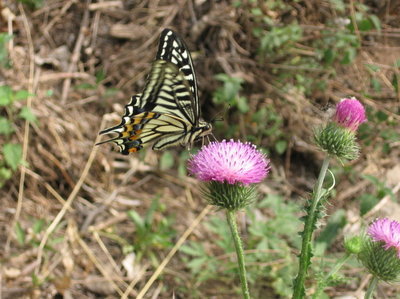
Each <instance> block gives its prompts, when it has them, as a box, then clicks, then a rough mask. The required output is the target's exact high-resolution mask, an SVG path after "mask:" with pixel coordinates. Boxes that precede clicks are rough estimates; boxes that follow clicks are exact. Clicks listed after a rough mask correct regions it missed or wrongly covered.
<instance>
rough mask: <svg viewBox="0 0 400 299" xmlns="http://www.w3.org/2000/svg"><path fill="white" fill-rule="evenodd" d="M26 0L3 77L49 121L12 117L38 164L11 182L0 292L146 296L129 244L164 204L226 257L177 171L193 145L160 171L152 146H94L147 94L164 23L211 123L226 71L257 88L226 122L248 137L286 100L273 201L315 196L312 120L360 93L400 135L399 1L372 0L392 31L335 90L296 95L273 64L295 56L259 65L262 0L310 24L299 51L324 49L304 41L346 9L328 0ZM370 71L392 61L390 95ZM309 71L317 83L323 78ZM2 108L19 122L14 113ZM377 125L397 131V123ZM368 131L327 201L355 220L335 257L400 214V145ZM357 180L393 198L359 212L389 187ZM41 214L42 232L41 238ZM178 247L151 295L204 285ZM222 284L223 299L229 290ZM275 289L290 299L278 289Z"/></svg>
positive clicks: (265, 141)
mask: <svg viewBox="0 0 400 299" xmlns="http://www.w3.org/2000/svg"><path fill="white" fill-rule="evenodd" d="M21 2H24V1H21ZM21 2H19V1H11V0H9V1H8V0H3V1H2V2H0V10H1V12H2V14H1V17H0V31H1V32H8V33H12V35H13V38H12V40H11V41H10V42H9V44H8V45H7V47H8V50H9V59H10V65H11V67H9V68H6V67H4V68H1V69H0V85H9V86H11V87H12V89H13V90H14V91H18V90H27V91H28V92H29V93H30V94H31V95H32V96H30V97H29V98H28V99H27V100H26V101H20V102H16V104H15V109H20V108H21V107H22V106H27V107H29V108H30V109H31V110H32V112H33V113H34V115H35V116H36V118H37V122H35V123H31V124H29V123H26V122H25V121H23V120H21V119H16V120H15V134H13V136H12V141H14V142H19V143H20V144H22V149H23V151H22V155H23V156H22V157H23V160H24V161H26V163H25V164H23V165H21V166H20V167H19V169H18V170H17V171H16V172H15V173H13V176H12V178H11V179H10V180H8V181H7V182H6V183H5V185H4V186H3V187H2V188H1V189H0V198H1V203H2V207H1V209H0V244H1V249H0V262H1V265H2V270H1V274H0V283H1V284H0V298H118V297H124V296H125V297H130V298H135V297H137V296H138V294H139V292H140V290H142V289H143V288H144V287H145V285H146V283H147V282H149V278H150V276H151V275H152V274H153V273H154V271H155V268H156V267H155V266H154V260H151V259H143V260H141V262H140V263H137V264H134V268H132V266H131V267H129V266H128V267H127V266H122V263H123V262H124V261H125V262H126V260H127V257H128V255H126V254H125V253H124V252H123V250H122V249H121V245H120V244H121V243H120V242H119V239H118V237H124V238H126V239H129V236H132V235H134V234H135V233H136V232H137V230H136V228H135V226H134V225H133V224H132V221H130V220H129V217H128V215H127V213H126V211H127V210H131V209H133V210H135V211H137V212H138V213H139V214H141V215H144V214H145V213H146V211H148V209H149V208H150V206H151V202H152V201H153V200H154V198H155V197H158V198H159V200H160V202H161V203H162V205H164V206H165V207H166V208H164V210H163V211H159V210H158V211H157V212H156V213H155V214H154V217H155V219H156V221H158V222H160V221H162V219H164V217H166V215H170V214H171V213H173V214H174V215H178V217H176V220H175V223H174V225H173V228H174V230H175V231H176V238H174V239H173V240H172V243H173V244H178V245H179V237H180V236H182V235H183V234H184V233H185V232H188V230H191V229H193V231H189V233H190V234H189V235H188V238H189V239H190V240H195V241H198V242H204V243H205V244H209V243H210V244H209V246H208V248H209V249H210V254H213V253H212V248H213V246H212V244H211V243H212V233H210V232H209V231H207V228H206V227H204V226H203V225H201V224H199V225H198V226H197V225H196V224H197V221H199V220H201V219H199V218H198V217H199V215H200V216H201V217H202V216H205V215H206V216H205V217H206V218H207V217H209V216H210V215H212V214H217V213H218V211H215V210H214V209H209V208H207V207H206V203H205V202H204V200H203V199H202V197H201V194H200V190H199V188H198V183H197V182H196V180H195V179H194V178H192V177H190V176H179V175H178V168H179V167H183V168H184V165H185V163H184V161H183V160H182V159H181V157H182V155H183V154H182V153H184V152H185V149H183V148H179V147H178V148H175V149H172V150H171V151H170V152H171V154H172V157H173V158H174V161H175V164H174V165H173V166H172V167H167V168H166V169H165V168H163V167H160V157H161V156H162V153H160V152H155V151H152V150H143V151H141V152H139V153H137V154H135V155H130V156H123V155H121V154H119V153H118V152H117V151H115V150H112V146H111V145H102V146H94V144H95V143H96V142H99V141H100V140H101V139H100V138H101V137H100V136H99V135H98V132H99V131H100V130H101V129H104V128H106V127H110V126H112V125H115V124H117V123H118V122H119V121H120V117H121V115H122V113H123V109H124V105H126V104H127V102H128V101H129V98H130V96H131V95H133V94H136V93H139V92H141V89H142V88H143V86H144V83H145V79H146V75H147V73H148V72H149V68H150V65H151V62H152V61H153V59H154V56H155V52H156V49H157V42H158V38H159V34H160V32H161V31H162V29H164V28H172V29H174V30H175V31H176V32H179V34H180V35H181V36H182V37H183V38H184V39H185V41H186V43H187V45H188V47H189V49H190V50H191V52H192V55H193V58H194V63H195V66H196V72H197V77H198V82H199V90H200V99H201V106H202V115H203V117H204V118H205V119H206V120H210V119H212V118H213V117H215V116H216V115H218V113H222V112H223V111H224V109H226V106H224V105H217V104H215V102H213V100H212V97H213V93H214V92H215V90H216V89H217V88H218V87H219V86H220V85H221V83H220V82H219V81H217V80H215V79H214V75H215V74H218V73H226V74H228V75H230V76H232V77H239V78H242V79H243V80H244V81H245V85H244V88H243V89H242V91H241V93H242V94H243V95H244V96H246V97H247V99H248V101H249V106H250V111H249V112H248V113H247V114H243V115H239V113H238V112H237V110H234V109H231V110H230V111H229V112H228V113H227V114H228V116H227V117H226V119H229V120H230V121H232V122H235V123H236V124H239V125H238V127H239V129H237V130H236V131H235V133H234V134H233V137H235V138H241V139H242V140H246V136H248V135H251V134H253V135H255V134H254V132H253V131H252V128H251V125H249V126H245V125H243V124H247V123H249V122H250V120H249V117H250V116H249V115H250V114H251V113H252V112H255V111H257V110H258V109H260V107H264V106H265V107H268V106H270V105H273V106H274V107H275V109H276V111H277V112H278V114H279V115H280V116H281V117H282V119H283V124H282V132H283V133H282V134H283V136H285V138H286V139H287V140H288V141H289V142H288V145H287V150H286V151H285V153H284V154H283V155H279V154H277V153H276V152H274V151H271V154H270V157H271V163H272V166H273V172H272V174H271V177H270V178H269V179H268V180H267V181H265V183H263V184H261V186H260V188H259V189H260V194H261V195H265V194H268V193H271V192H272V193H276V194H281V195H283V196H284V197H285V198H287V199H288V200H296V199H299V198H300V197H305V196H307V192H309V191H310V189H311V188H312V184H313V180H314V179H315V176H316V175H317V173H318V168H319V165H320V162H321V159H322V154H321V153H320V152H318V150H317V149H316V147H315V146H314V145H313V143H312V138H311V137H310V136H312V132H313V128H314V127H315V126H317V125H319V124H321V123H322V122H323V121H325V120H326V111H324V108H326V107H331V106H333V105H334V104H335V103H337V102H338V101H339V99H341V98H342V97H345V96H348V95H351V96H356V97H357V98H358V99H360V100H361V101H362V102H363V103H364V104H365V105H366V106H367V107H368V109H369V111H373V112H374V111H378V110H379V111H383V112H384V113H385V114H386V115H387V117H388V118H389V120H390V121H391V122H392V123H394V124H395V125H394V126H393V127H392V129H391V130H394V131H395V132H397V133H399V132H400V128H399V125H398V124H399V120H400V92H399V91H398V90H396V88H394V86H393V84H392V81H391V80H392V78H393V74H394V73H396V72H397V74H398V75H399V74H400V73H399V68H394V67H393V64H394V62H395V61H396V60H397V61H398V59H399V58H400V28H399V25H400V17H399V13H398V12H399V10H400V8H399V7H398V6H396V1H363V2H366V3H364V4H366V5H369V7H371V9H372V10H373V13H374V14H375V15H377V16H378V18H379V19H380V21H381V24H382V25H381V26H382V30H381V32H380V33H379V34H378V33H377V31H376V30H375V31H371V32H372V33H371V34H364V33H362V32H361V33H360V32H359V34H360V39H361V40H362V43H361V47H360V48H359V49H358V55H357V57H356V60H355V62H354V63H352V64H350V65H340V64H338V65H337V66H336V67H335V72H336V76H334V77H332V78H329V77H327V80H326V81H327V85H326V87H325V89H324V91H323V92H322V91H320V92H314V93H313V94H310V95H307V96H306V95H305V94H304V93H300V92H299V91H298V90H292V91H289V92H287V91H285V92H283V91H282V90H280V88H279V85H278V84H276V82H277V80H278V78H277V76H276V73H274V71H272V70H273V69H274V70H276V69H278V70H280V71H282V69H285V67H288V66H287V65H285V64H283V63H281V60H283V57H277V58H276V59H275V60H274V61H260V60H259V59H257V49H258V47H259V44H258V41H257V40H256V38H255V37H254V35H253V33H252V30H253V27H254V22H255V21H254V18H253V17H252V15H251V14H250V13H249V11H250V8H255V7H258V6H259V7H261V8H262V10H263V11H265V12H266V13H267V14H268V15H269V16H270V17H272V18H275V19H276V20H280V21H281V22H283V23H290V22H291V21H292V20H297V22H298V24H300V26H301V27H302V28H303V30H304V37H303V39H302V40H300V41H298V42H297V43H296V51H298V55H310V56H311V55H314V53H315V49H313V48H311V47H310V46H307V43H308V42H309V40H312V39H317V38H318V35H319V32H320V30H321V28H323V27H324V20H325V19H326V18H328V17H332V14H334V12H332V10H331V9H329V4H328V2H329V1H313V0H310V1H282V3H283V2H284V3H286V4H287V5H289V6H290V7H291V8H290V9H286V10H282V12H281V13H277V12H276V10H274V11H273V10H269V9H268V5H267V4H265V3H267V2H268V1H267V2H265V3H264V4H262V1H259V3H258V2H256V1H243V4H242V6H236V5H234V3H233V2H232V3H231V2H230V1H202V0H195V1H184V0H178V1H146V0H145V1H133V0H128V1H118V0H117V1H99V2H95V1H89V0H88V1H77V0H49V1H43V5H41V6H39V7H38V8H32V7H30V6H29V5H23V4H22V3H21ZM350 2H353V1H350ZM33 3H35V1H33ZM249 7H250V8H249ZM292 54H293V53H292ZM365 64H376V65H379V66H380V71H378V72H377V73H376V76H377V78H379V80H381V82H383V83H382V88H381V89H380V91H374V90H372V89H371V86H370V81H369V77H370V73H369V72H368V70H367V69H366V68H365V67H364V65H365ZM310 73H311V74H312V76H314V78H317V77H320V76H321V77H322V76H325V75H326V74H325V73H321V74H320V73H318V71H316V72H315V71H314V72H313V71H310ZM397 78H400V75H399V76H398V77H397ZM399 80H400V79H399ZM367 94H368V95H369V96H367ZM1 113H2V114H3V113H4V115H10V111H7V110H5V109H3V110H1ZM374 113H375V112H374ZM226 119H225V121H223V124H222V125H221V126H219V127H218V129H217V130H215V131H214V135H215V136H216V138H217V139H219V140H221V139H224V138H226V137H225V133H226V132H227V131H228V129H229V126H230V124H229V123H227V121H226ZM254 126H256V124H254ZM372 127H374V126H372ZM376 128H379V129H380V130H386V129H387V127H386V124H385V123H380V124H378V125H376V127H375V129H376ZM393 128H394V129H393ZM368 133H369V132H363V134H364V135H368ZM371 133H372V134H375V135H372V136H370V137H369V138H364V139H362V145H361V146H362V152H361V157H360V158H359V159H358V160H357V161H355V162H352V163H349V164H348V165H346V167H347V169H348V170H349V169H351V173H350V171H349V175H348V177H350V179H349V178H345V179H342V180H339V182H338V185H337V190H336V192H337V193H336V197H335V203H334V204H331V205H330V206H329V207H328V214H331V213H333V212H334V211H335V210H336V209H339V208H343V209H345V210H346V216H347V219H348V223H347V225H346V227H345V229H344V232H343V233H341V234H340V235H339V236H338V238H337V242H335V244H334V246H333V248H332V251H340V250H342V248H341V245H340V244H341V240H343V236H344V235H345V234H346V233H347V232H354V231H357V230H358V229H359V228H360V224H362V223H368V221H370V220H371V219H373V218H375V217H377V216H382V215H384V216H389V217H392V218H397V219H398V220H400V216H399V215H400V208H399V206H398V203H399V195H398V194H399V193H398V190H399V188H400V185H399V178H400V167H399V165H400V164H399V161H400V158H399V157H400V140H397V141H396V140H395V141H390V142H389V147H390V151H384V150H383V149H382V146H381V145H382V143H383V142H384V137H382V134H377V133H376V131H373V132H371ZM258 141H259V142H260V143H259V146H260V147H263V148H269V147H271V146H270V142H271V139H269V138H268V137H263V138H261V139H258ZM0 142H1V143H3V142H6V139H5V137H4V138H3V136H0ZM182 161H183V162H182ZM179 165H180V166H179ZM182 165H183V166H182ZM336 166H337V167H339V166H340V163H336V164H335V167H336ZM356 174H364V175H371V176H374V177H377V178H379V179H380V180H381V181H383V182H384V183H385V187H386V188H388V189H390V190H391V191H392V192H393V197H392V198H391V197H390V196H382V198H379V199H380V200H379V202H378V204H377V205H376V206H375V207H374V208H373V209H372V210H371V211H369V212H368V213H367V214H366V215H364V216H362V217H361V216H360V214H359V212H358V209H359V204H358V203H357V202H356V201H355V200H354V198H356V197H357V196H359V195H360V194H362V193H370V194H376V193H377V191H376V189H377V187H376V185H374V184H373V183H372V182H371V181H370V180H367V179H363V180H354V181H353V180H351V177H352V176H354V175H356ZM300 212H301V211H299V213H300ZM299 215H300V214H299ZM39 219H41V220H43V223H42V225H43V229H42V230H41V231H35V226H37V225H39V223H41V222H40V221H39ZM17 223H19V225H20V227H21V230H22V231H24V233H25V236H24V238H25V243H24V244H21V243H20V242H19V241H18V233H17V230H16V229H15V227H16V225H17ZM168 252H169V250H166V249H164V250H160V251H159V252H158V253H157V260H158V262H159V263H161V261H169V264H168V265H167V267H166V268H165V269H164V271H163V273H162V274H161V276H162V279H161V280H156V281H155V282H154V283H152V284H151V285H150V289H149V291H148V293H147V295H146V298H173V297H174V296H175V297H177V298H183V297H182V295H180V294H178V293H175V292H174V288H175V284H176V280H174V277H176V276H177V277H180V278H181V279H182V281H185V283H186V287H187V288H188V289H190V287H192V283H193V282H191V281H190V278H188V276H189V275H190V273H189V271H188V269H187V268H186V267H185V265H184V262H183V261H182V259H178V258H176V255H174V256H171V257H168V256H167V255H168ZM357 271H359V272H362V270H360V269H358V270H357ZM354 275H359V273H355V274H354ZM360 275H361V274H360ZM368 279H369V276H368V274H367V272H363V274H362V276H360V285H361V286H365V284H366V283H367V281H368ZM231 284H232V282H229V281H228V282H226V281H219V282H209V283H206V284H203V285H202V286H201V287H199V289H200V291H199V292H200V293H201V294H202V296H204V297H207V298H232V297H234V296H236V295H235V293H232V290H231V289H230V286H231ZM363 284H364V285H363ZM360 285H356V286H348V287H346V288H344V287H341V288H338V289H335V288H332V289H330V291H329V294H330V295H332V297H334V296H339V295H349V296H350V297H348V298H357V296H361V295H360V294H361V292H362V287H360ZM221 286H223V287H221ZM219 287H221V289H223V291H224V292H226V293H224V292H222V291H221V292H218V291H216V289H218V288H219ZM166 289H167V291H165V290H166ZM228 291H230V293H229V292H228ZM266 292H268V291H266ZM396 292H400V288H399V287H398V286H396V285H386V284H382V286H380V288H379V293H378V294H380V295H379V298H398V297H395V296H396V295H395V294H396ZM266 294H270V293H266ZM268 296H275V297H274V298H282V297H279V296H278V295H272V293H271V295H268ZM385 296H386V297H385ZM194 298H197V297H194ZM265 298H267V297H265ZM270 298H272V297H270ZM360 298H361V297H360Z"/></svg>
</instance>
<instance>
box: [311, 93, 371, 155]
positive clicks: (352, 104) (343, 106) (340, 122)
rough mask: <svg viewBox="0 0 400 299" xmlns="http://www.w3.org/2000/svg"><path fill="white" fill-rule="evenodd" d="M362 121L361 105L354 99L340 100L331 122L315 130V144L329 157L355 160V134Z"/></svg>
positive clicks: (362, 110)
mask: <svg viewBox="0 0 400 299" xmlns="http://www.w3.org/2000/svg"><path fill="white" fill-rule="evenodd" d="M364 121H366V118H365V109H364V107H363V106H362V105H361V103H360V102H359V101H358V100H357V99H355V98H350V99H342V100H341V101H340V103H339V104H337V106H336V113H335V116H334V117H333V121H331V122H329V123H328V124H327V125H326V126H325V127H323V128H320V129H318V130H316V132H315V134H314V138H315V142H316V144H317V145H318V146H319V147H320V148H321V149H322V150H323V151H326V152H327V153H328V154H329V155H331V156H335V157H337V158H338V159H346V160H355V159H357V158H358V156H359V151H360V148H359V146H358V144H357V142H356V136H355V133H356V131H357V129H358V126H359V125H360V124H361V123H363V122H364Z"/></svg>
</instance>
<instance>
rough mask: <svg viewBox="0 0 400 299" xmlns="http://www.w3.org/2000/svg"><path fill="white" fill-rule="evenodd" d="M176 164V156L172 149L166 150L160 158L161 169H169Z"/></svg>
mask: <svg viewBox="0 0 400 299" xmlns="http://www.w3.org/2000/svg"><path fill="white" fill-rule="evenodd" d="M172 166H174V156H173V155H172V154H171V152H170V151H165V152H164V153H163V154H162V156H161V158H160V169H161V170H167V169H171V168H172Z"/></svg>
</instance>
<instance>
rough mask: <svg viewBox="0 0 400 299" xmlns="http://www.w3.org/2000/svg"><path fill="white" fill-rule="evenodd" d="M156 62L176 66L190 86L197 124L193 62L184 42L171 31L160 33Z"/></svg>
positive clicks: (197, 102) (196, 99)
mask: <svg viewBox="0 0 400 299" xmlns="http://www.w3.org/2000/svg"><path fill="white" fill-rule="evenodd" d="M156 60H165V61H169V62H171V63H173V64H175V65H176V66H178V69H179V70H180V71H181V72H182V73H183V75H184V77H185V80H186V81H187V82H188V83H189V86H190V91H191V93H192V96H193V111H194V115H195V119H196V120H197V122H198V119H199V114H200V112H199V109H200V107H199V98H198V92H197V80H196V73H195V71H194V66H193V60H192V57H191V55H190V52H189V50H188V48H187V46H186V44H185V42H184V41H183V40H182V39H181V38H180V37H179V36H178V35H177V34H176V33H175V32H173V31H172V30H171V29H164V30H163V31H162V32H161V35H160V42H159V45H158V51H157V56H156Z"/></svg>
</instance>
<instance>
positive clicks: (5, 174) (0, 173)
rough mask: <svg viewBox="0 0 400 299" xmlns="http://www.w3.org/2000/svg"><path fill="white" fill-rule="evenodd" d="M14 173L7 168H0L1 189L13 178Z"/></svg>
mask: <svg viewBox="0 0 400 299" xmlns="http://www.w3.org/2000/svg"><path fill="white" fill-rule="evenodd" d="M11 175H12V171H11V170H10V169H8V168H6V167H0V188H1V187H3V185H4V183H5V182H6V181H7V180H8V179H10V178H11Z"/></svg>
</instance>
